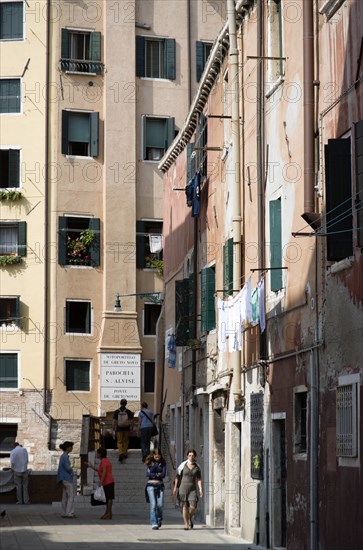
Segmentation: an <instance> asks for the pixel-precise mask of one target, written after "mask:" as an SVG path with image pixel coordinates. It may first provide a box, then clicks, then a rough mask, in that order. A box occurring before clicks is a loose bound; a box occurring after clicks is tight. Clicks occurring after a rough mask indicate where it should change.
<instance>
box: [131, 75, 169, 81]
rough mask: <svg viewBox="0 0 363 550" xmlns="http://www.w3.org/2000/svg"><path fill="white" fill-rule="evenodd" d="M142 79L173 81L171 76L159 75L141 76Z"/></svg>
mask: <svg viewBox="0 0 363 550" xmlns="http://www.w3.org/2000/svg"><path fill="white" fill-rule="evenodd" d="M139 78H140V80H152V81H153V80H157V81H158V82H173V80H171V79H170V78H159V77H157V76H140V77H139Z"/></svg>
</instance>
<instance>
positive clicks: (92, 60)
mask: <svg viewBox="0 0 363 550" xmlns="http://www.w3.org/2000/svg"><path fill="white" fill-rule="evenodd" d="M60 65H61V69H62V71H69V72H77V73H93V74H100V73H102V71H103V63H101V33H100V32H94V31H92V32H90V31H80V30H77V31H76V30H70V29H62V49H61V60H60Z"/></svg>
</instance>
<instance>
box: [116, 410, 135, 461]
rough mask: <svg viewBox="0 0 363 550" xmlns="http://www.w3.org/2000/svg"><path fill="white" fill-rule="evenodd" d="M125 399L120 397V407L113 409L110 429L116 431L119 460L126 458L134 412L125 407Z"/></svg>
mask: <svg viewBox="0 0 363 550" xmlns="http://www.w3.org/2000/svg"><path fill="white" fill-rule="evenodd" d="M126 405H127V400H126V399H121V401H120V407H119V408H118V409H116V410H115V412H114V415H113V420H112V429H113V431H114V432H115V433H116V438H117V449H118V454H119V457H118V459H119V461H120V462H121V461H122V459H123V458H127V452H128V449H129V440H130V429H131V419H132V418H133V417H134V413H133V412H131V411H130V409H127V408H126Z"/></svg>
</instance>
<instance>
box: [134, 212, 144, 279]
mask: <svg viewBox="0 0 363 550" xmlns="http://www.w3.org/2000/svg"><path fill="white" fill-rule="evenodd" d="M145 231H146V222H144V221H142V220H137V221H136V267H137V268H138V269H143V268H144V267H145V266H146V260H145V255H146V236H145Z"/></svg>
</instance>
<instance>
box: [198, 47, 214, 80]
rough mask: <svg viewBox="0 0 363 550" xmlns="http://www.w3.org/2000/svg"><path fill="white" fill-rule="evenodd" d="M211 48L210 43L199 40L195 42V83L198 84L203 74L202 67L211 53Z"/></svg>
mask: <svg viewBox="0 0 363 550" xmlns="http://www.w3.org/2000/svg"><path fill="white" fill-rule="evenodd" d="M212 46H213V44H212V43H211V42H202V41H200V40H197V42H196V52H195V59H196V78H197V82H199V80H200V78H201V76H202V74H203V71H204V67H205V64H206V62H207V59H208V57H209V54H210V52H211V49H212Z"/></svg>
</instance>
